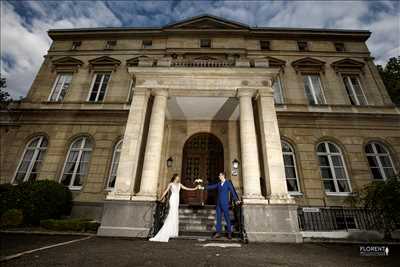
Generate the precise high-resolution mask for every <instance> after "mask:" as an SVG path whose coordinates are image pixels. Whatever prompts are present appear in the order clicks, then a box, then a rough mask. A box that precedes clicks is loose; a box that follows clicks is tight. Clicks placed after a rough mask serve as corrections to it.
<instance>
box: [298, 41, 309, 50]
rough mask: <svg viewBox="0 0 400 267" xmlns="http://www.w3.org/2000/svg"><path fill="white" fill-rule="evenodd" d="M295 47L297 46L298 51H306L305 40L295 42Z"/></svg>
mask: <svg viewBox="0 0 400 267" xmlns="http://www.w3.org/2000/svg"><path fill="white" fill-rule="evenodd" d="M297 47H298V48H299V51H302V52H306V51H308V44H307V42H297Z"/></svg>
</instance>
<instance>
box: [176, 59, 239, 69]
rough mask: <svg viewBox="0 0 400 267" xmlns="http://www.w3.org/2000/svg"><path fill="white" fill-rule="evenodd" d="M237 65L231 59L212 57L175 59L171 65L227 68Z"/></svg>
mask: <svg viewBox="0 0 400 267" xmlns="http://www.w3.org/2000/svg"><path fill="white" fill-rule="evenodd" d="M233 66H235V62H234V61H231V60H212V59H194V60H187V59H174V60H172V62H171V67H185V68H226V67H233Z"/></svg>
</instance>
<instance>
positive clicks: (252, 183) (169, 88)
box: [99, 60, 298, 241]
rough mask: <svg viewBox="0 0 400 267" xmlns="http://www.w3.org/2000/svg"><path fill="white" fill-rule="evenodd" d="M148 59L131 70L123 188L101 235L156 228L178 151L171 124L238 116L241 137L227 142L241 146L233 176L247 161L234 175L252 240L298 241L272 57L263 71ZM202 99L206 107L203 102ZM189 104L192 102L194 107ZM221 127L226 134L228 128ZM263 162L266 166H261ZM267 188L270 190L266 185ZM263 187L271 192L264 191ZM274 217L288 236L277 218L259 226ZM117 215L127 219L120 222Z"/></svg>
mask: <svg viewBox="0 0 400 267" xmlns="http://www.w3.org/2000/svg"><path fill="white" fill-rule="evenodd" d="M144 64H145V63H140V62H139V64H138V66H132V67H129V68H128V72H129V73H130V74H131V75H132V78H133V80H134V82H135V86H134V89H133V100H132V105H131V109H130V113H129V117H128V122H127V125H126V130H125V135H124V139H123V148H122V153H121V158H120V164H119V168H118V173H117V180H116V185H115V189H114V190H113V191H112V192H110V193H109V194H108V196H107V201H106V202H105V209H104V214H103V220H102V225H101V227H100V230H99V234H100V235H122V236H124V235H128V236H143V233H144V232H145V231H144V229H147V228H149V225H150V223H151V220H152V207H153V206H154V203H155V200H156V199H157V195H158V193H159V192H160V191H161V190H163V188H165V185H166V183H167V181H166V179H168V178H166V176H168V175H167V174H168V171H169V170H167V169H166V168H167V167H166V166H165V164H164V162H165V161H166V159H167V158H168V157H170V156H171V155H170V154H171V153H172V152H171V151H169V150H168V147H169V146H168V142H172V141H171V140H168V139H170V138H168V136H174V135H173V134H172V135H171V133H168V131H169V132H171V131H174V129H169V128H170V127H171V126H173V125H174V123H168V122H170V121H171V122H173V121H175V122H176V121H186V122H187V125H190V123H191V121H194V120H199V121H203V122H204V121H208V122H210V123H212V122H215V121H219V122H222V121H231V122H234V123H235V124H236V125H234V126H233V128H235V129H237V130H238V132H239V134H238V138H239V140H240V142H239V143H234V142H232V141H227V142H226V145H225V147H229V146H230V145H232V146H236V148H235V149H233V150H232V151H230V152H229V153H228V154H229V155H228V157H227V162H228V164H225V166H226V167H225V170H226V171H227V172H228V173H230V171H231V169H230V164H229V159H230V158H232V157H234V158H238V159H239V162H240V163H241V166H240V169H241V170H240V172H239V175H238V177H232V181H233V183H234V184H235V186H236V187H237V188H238V191H239V192H240V193H241V195H242V197H243V202H244V212H245V224H246V230H247V232H248V234H249V238H250V240H258V241H263V240H270V241H280V240H281V241H282V240H284V241H297V239H298V238H297V234H298V227H297V221H296V220H297V218H296V216H293V214H292V213H293V212H295V209H288V207H290V206H291V205H292V204H293V201H292V199H291V197H290V196H289V195H288V192H287V188H286V182H285V173H284V165H283V158H282V152H281V145H280V135H279V129H278V124H277V118H276V113H275V108H274V102H273V89H272V83H273V80H274V78H275V76H276V75H277V74H278V72H279V69H277V68H269V67H268V61H266V60H265V62H264V64H260V63H259V62H258V64H257V65H258V66H259V67H256V68H250V67H240V66H237V67H230V68H228V67H206V68H200V67H197V68H196V67H172V66H173V64H171V62H168V61H166V62H161V64H160V62H159V65H161V66H157V67H151V66H143V65H144ZM197 98H198V99H199V103H203V107H202V106H199V105H197V107H195V106H196V103H197V102H196V99H197ZM210 99H219V100H220V102H221V103H223V106H224V107H225V109H226V106H228V105H230V108H229V112H226V111H224V107H218V108H217V109H216V112H212V108H213V107H212V104H210V103H211V102H213V101H210ZM207 100H209V101H207ZM185 101H186V102H185ZM188 101H192V103H190V105H189V102H188ZM217 102H218V101H217ZM150 103H152V105H151V104H150ZM177 103H178V104H177ZM179 103H186V104H187V105H186V106H190V110H191V113H190V112H188V111H187V110H186V108H185V105H182V104H181V105H179ZM253 104H255V105H257V109H256V110H257V111H258V114H257V115H258V116H255V114H254V111H253ZM196 108H197V109H200V110H201V109H206V111H208V113H210V114H213V113H214V115H213V116H211V117H207V116H209V115H207V114H208V113H207V112H205V113H204V112H195V111H193V109H196ZM182 109H183V110H182ZM199 113H201V114H203V115H204V116H205V117H201V118H197V117H195V116H201V114H200V115H196V114H199ZM185 114H186V115H185ZM187 114H192V115H187ZM256 117H258V118H259V121H258V122H257V121H255V118H256ZM256 123H259V131H260V132H259V133H258V132H257V131H256ZM201 124H202V123H199V124H198V125H201ZM206 124H207V123H206ZM237 124H238V127H237ZM203 125H204V123H203ZM188 127H189V126H188ZM206 128H207V127H206ZM198 130H199V132H201V131H203V132H207V129H201V127H200V128H198ZM221 130H222V131H224V129H223V127H222V128H221ZM257 135H260V136H261V138H260V139H261V143H258V141H257ZM185 138H187V137H185ZM228 139H229V138H228ZM228 139H227V140H228ZM260 139H259V140H260ZM182 150H183V148H182ZM168 153H170V154H168ZM172 154H174V155H173V156H174V158H175V159H176V160H177V162H180V161H181V160H182V152H181V153H172ZM141 159H142V160H141ZM261 164H262V165H263V167H264V168H260V165H261ZM181 168H182V166H179V163H178V167H176V168H175V170H177V169H178V173H181V170H182V169H181ZM179 169H180V170H179ZM261 170H264V172H262V171H261ZM229 176H230V174H229V175H228V177H229ZM261 177H264V178H265V181H266V183H265V184H260V178H261ZM138 185H139V186H138ZM262 186H264V187H265V188H263V189H262ZM135 189H136V190H135ZM262 191H266V192H267V194H266V195H262ZM138 207H140V208H138ZM272 207H273V208H272ZM127 209H130V210H131V212H128V213H129V214H132V215H133V214H135V216H134V217H130V218H128V217H126V211H127ZM259 210H263V212H260V211H259ZM122 212H125V215H122ZM294 215H295V214H294ZM263 216H265V218H264V217H263ZM271 216H272V217H274V220H282V221H281V222H278V225H279V224H283V225H286V224H289V227H286V228H285V230H284V231H280V230H279V231H277V232H284V236H285V237H284V239H280V238H279V237H278V238H276V235H280V234H282V233H272V232H273V231H272V232H271V226H270V225H269V223H268V224H267V225H264V228H265V229H259V228H257V227H258V226H257V225H256V224H255V222H257V223H258V224H260V222H262V221H267V220H268V219H269V218H270V217H271ZM117 218H123V220H120V221H117ZM288 220H292V221H288ZM131 221H135V222H131ZM261 224H263V223H261ZM274 231H275V230H274ZM265 233H267V234H265ZM270 236H274V238H272V239H271V238H270ZM288 236H290V237H288Z"/></svg>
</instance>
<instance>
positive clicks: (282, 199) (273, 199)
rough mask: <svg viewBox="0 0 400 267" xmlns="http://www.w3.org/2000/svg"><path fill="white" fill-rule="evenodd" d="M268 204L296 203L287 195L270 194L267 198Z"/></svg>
mask: <svg viewBox="0 0 400 267" xmlns="http://www.w3.org/2000/svg"><path fill="white" fill-rule="evenodd" d="M267 199H268V203H269V204H295V203H296V201H295V200H294V198H293V197H292V196H290V195H289V194H271V195H269V196H268V197H267Z"/></svg>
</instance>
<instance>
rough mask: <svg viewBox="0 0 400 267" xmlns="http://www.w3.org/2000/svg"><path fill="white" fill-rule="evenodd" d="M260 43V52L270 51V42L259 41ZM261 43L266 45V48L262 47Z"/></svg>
mask: <svg viewBox="0 0 400 267" xmlns="http://www.w3.org/2000/svg"><path fill="white" fill-rule="evenodd" d="M259 42H260V50H262V51H271V50H272V49H271V41H270V40H259ZM263 43H265V44H267V46H265V47H263V45H262V44H263Z"/></svg>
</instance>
